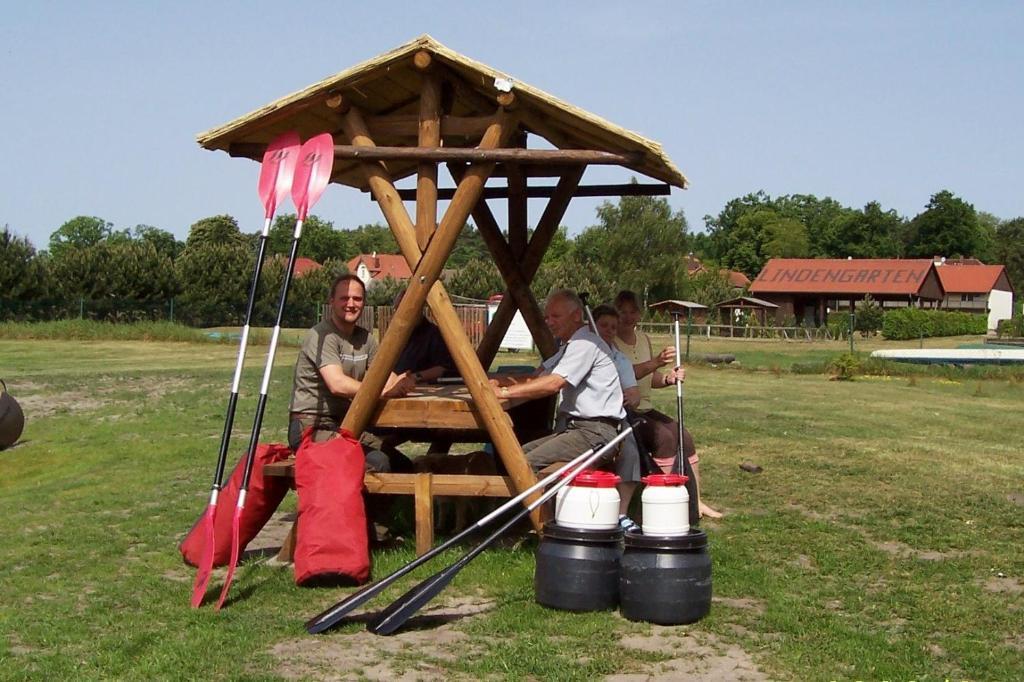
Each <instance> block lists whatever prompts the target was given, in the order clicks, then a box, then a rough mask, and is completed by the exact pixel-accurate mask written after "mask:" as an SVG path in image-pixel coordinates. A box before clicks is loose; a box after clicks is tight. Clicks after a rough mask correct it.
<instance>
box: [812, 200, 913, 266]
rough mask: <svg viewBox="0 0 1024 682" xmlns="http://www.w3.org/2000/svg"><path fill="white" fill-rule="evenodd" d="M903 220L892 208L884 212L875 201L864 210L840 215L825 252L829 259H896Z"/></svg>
mask: <svg viewBox="0 0 1024 682" xmlns="http://www.w3.org/2000/svg"><path fill="white" fill-rule="evenodd" d="M903 229H904V220H903V219H902V218H901V217H900V216H899V214H897V213H896V211H894V210H889V211H885V210H883V209H882V207H881V205H880V204H879V203H878V202H877V201H872V202H869V203H868V204H866V205H865V206H864V208H863V210H860V211H850V212H848V213H845V214H843V215H842V216H840V217H839V218H838V219H837V221H836V223H835V229H834V231H833V233H832V241H831V242H830V244H829V245H828V251H829V254H830V257H832V258H846V257H851V258H896V257H898V256H899V255H900V247H901V246H902V245H901V244H900V234H901V233H902V232H903Z"/></svg>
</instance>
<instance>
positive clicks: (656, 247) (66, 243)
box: [0, 190, 1024, 326]
mask: <svg viewBox="0 0 1024 682" xmlns="http://www.w3.org/2000/svg"><path fill="white" fill-rule="evenodd" d="M295 220H296V217H295V215H293V214H286V215H281V216H278V217H277V219H276V220H275V221H274V223H273V225H272V227H271V231H270V234H269V239H268V253H270V254H271V257H270V258H268V260H267V263H266V264H265V266H264V269H263V276H262V280H261V284H260V288H259V290H260V292H261V293H260V297H259V299H258V302H257V306H256V318H257V319H256V321H257V323H262V324H266V323H269V322H270V321H272V319H273V315H274V313H275V312H276V301H277V295H278V291H279V288H280V285H281V282H282V281H283V277H284V268H285V262H286V260H285V259H286V257H287V254H288V253H289V251H290V246H291V240H292V235H293V232H294V228H295ZM704 226H705V230H704V231H703V232H696V233H691V232H690V230H689V227H688V224H687V220H686V217H685V216H684V214H683V212H682V211H673V210H672V208H671V207H670V206H669V204H668V201H667V200H665V199H664V198H655V197H622V198H620V199H619V200H618V201H617V202H614V203H613V202H605V203H603V204H602V205H601V206H600V207H598V209H597V212H596V222H595V223H594V224H593V225H590V226H588V227H586V228H585V229H583V230H582V231H581V232H580V233H579V234H577V235H576V236H575V237H570V236H569V234H568V230H567V229H566V227H564V226H563V227H560V228H559V229H558V231H557V232H556V234H555V235H554V237H553V239H552V241H551V245H550V247H549V248H548V250H547V251H546V253H545V257H544V259H543V261H542V263H541V265H540V268H539V270H538V272H537V275H536V277H535V279H534V282H533V291H534V295H535V296H536V297H537V298H538V299H541V298H543V297H544V296H546V295H547V293H548V292H549V291H550V290H551V289H552V288H553V287H569V288H573V289H576V290H579V291H588V292H590V293H591V294H592V296H593V299H594V300H595V301H605V300H610V299H611V297H612V296H614V294H615V292H616V291H618V290H619V289H623V288H628V289H633V290H635V291H637V292H638V293H640V294H641V295H642V296H643V297H644V299H645V300H647V301H649V302H654V301H658V300H664V299H667V298H681V299H689V300H693V301H697V302H699V303H703V304H705V305H712V304H715V303H718V302H720V301H723V300H725V299H727V298H731V297H732V296H734V295H735V294H736V291H735V290H734V288H733V287H732V286H730V284H729V282H728V280H727V278H726V277H725V276H724V275H723V274H721V273H720V270H721V269H733V270H738V271H740V272H743V273H745V274H746V275H747V276H748V277H751V278H753V277H755V276H756V275H757V273H758V272H759V271H760V269H761V267H762V266H763V265H764V263H765V262H766V261H767V260H768V259H769V258H773V257H791V258H797V257H807V258H815V257H829V258H846V257H848V256H851V257H854V258H895V257H931V256H933V255H944V256H949V257H967V256H973V257H976V258H979V259H980V260H982V261H983V262H999V263H1003V264H1005V265H1006V266H1007V268H1008V271H1009V276H1010V279H1011V281H1012V282H1016V283H1021V282H1024V218H1015V219H1012V220H1000V219H999V218H996V217H995V216H993V215H991V214H989V213H985V212H983V211H976V210H975V208H974V207H973V206H972V205H971V204H969V203H967V202H966V201H964V200H963V199H961V198H959V197H956V196H955V195H953V194H952V193H951V192H949V191H946V190H943V191H940V192H937V193H936V194H934V195H933V196H932V197H931V199H930V201H929V202H928V204H927V205H926V206H925V207H924V208H923V210H922V211H921V212H920V213H918V214H917V215H916V216H914V217H913V218H909V219H908V218H905V217H902V216H900V215H898V214H897V212H896V211H894V210H891V209H890V210H886V209H884V208H883V207H882V206H881V205H880V204H879V203H877V202H870V203H868V204H867V205H866V206H864V208H862V209H857V208H850V207H846V206H843V205H841V204H840V203H839V202H837V201H835V200H834V199H831V198H828V197H826V198H824V199H819V198H817V197H815V196H813V195H784V196H779V197H775V198H773V197H771V196H769V195H768V194H766V193H764V192H757V193H754V194H748V195H746V196H743V197H737V198H735V199H733V200H731V201H729V202H728V203H727V204H726V205H725V207H724V208H723V209H722V210H721V212H719V213H718V215H716V216H710V215H709V216H705V217H704ZM258 239H259V233H245V232H242V231H241V230H240V229H239V226H238V223H237V221H236V220H235V219H234V218H233V217H231V216H228V215H221V216H212V217H208V218H203V219H202V220H199V221H197V222H196V223H195V224H193V225H192V226H191V228H190V229H189V232H188V236H187V238H186V239H185V241H183V242H182V241H179V240H177V239H176V238H175V237H174V235H173V234H172V233H170V232H168V231H166V230H162V229H160V228H157V227H153V226H150V225H137V226H135V227H134V228H130V229H122V230H117V229H114V226H113V225H111V224H110V223H108V222H107V221H105V220H103V219H102V218H98V217H89V216H78V217H75V218H73V219H71V220H69V221H67V222H66V223H64V224H63V225H61V226H60V227H59V228H58V229H57V230H55V231H54V232H53V234H52V235H51V236H50V240H49V244H48V249H47V250H45V251H37V250H36V249H35V247H34V246H33V245H32V244H31V243H30V242H29V241H28V240H27V239H25V238H21V237H17V236H16V235H15V234H14V233H13V232H12V231H11V230H10V229H9V228H4V229H3V230H2V231H0V292H3V293H0V306H4V307H5V308H6V309H7V310H6V314H5V317H8V318H10V317H12V316H13V317H17V316H18V310H22V311H28V312H27V313H25V312H23V314H21V317H22V318H25V319H31V317H32V315H33V314H35V315H37V316H42V315H46V314H51V315H52V314H54V311H53V310H52V309H51V310H50V311H49V312H46V311H40V310H39V309H38V307H37V308H32V306H31V305H29V304H30V303H32V302H39V301H50V302H51V305H59V304H61V302H63V305H65V306H74V305H77V304H76V303H75V301H77V300H88V301H108V302H111V307H112V309H114V308H116V306H115V304H114V302H128V301H130V302H134V306H135V307H134V308H131V309H130V310H129V311H128V313H127V314H128V315H129V316H132V315H135V316H145V315H148V314H152V313H151V310H150V309H151V308H153V307H154V306H156V307H159V306H163V305H164V304H166V302H168V301H170V300H172V299H173V301H174V312H175V318H176V319H180V320H182V321H184V322H186V323H189V324H194V325H198V326H210V325H229V324H238V323H239V322H240V321H241V319H242V316H243V314H244V306H245V301H246V296H247V292H248V289H249V285H250V278H251V274H252V261H253V258H254V255H255V253H256V246H257V243H258ZM373 252H377V253H397V252H398V248H397V244H396V242H395V240H394V237H393V236H392V234H391V232H390V230H389V229H388V228H387V227H386V226H383V225H379V224H372V225H360V226H358V227H356V228H354V229H337V228H336V227H335V226H334V225H333V224H332V223H331V222H330V221H328V220H325V219H323V218H321V217H318V216H309V218H308V219H307V221H306V222H305V223H304V227H303V235H302V241H301V242H300V248H299V255H300V256H303V257H307V258H311V259H313V260H315V261H317V262H318V263H321V264H322V265H323V266H324V267H323V268H322V269H320V270H316V271H313V272H311V273H308V274H306V275H304V276H302V277H297V278H295V279H294V280H293V282H294V284H293V289H292V291H291V293H290V294H289V306H288V310H287V314H286V315H287V317H286V320H285V324H288V325H290V326H301V325H304V324H307V323H308V322H309V320H311V319H315V311H316V309H317V306H318V305H319V304H320V303H321V302H323V301H324V300H325V299H326V297H327V289H328V287H329V285H330V282H331V281H332V279H333V278H334V277H335V276H336V275H338V274H341V273H344V272H346V271H347V267H346V263H347V261H349V260H350V259H351V258H353V257H354V256H356V255H358V254H360V253H373ZM690 254H693V255H695V256H697V257H699V258H700V259H701V260H702V261H703V263H704V266H705V268H704V270H703V271H701V272H699V273H698V274H690V273H688V272H687V267H686V261H687V258H686V257H687V256H688V255H690ZM444 277H445V282H446V286H447V287H448V290H449V292H450V293H452V294H453V295H455V296H460V297H466V298H471V299H484V298H487V297H488V296H490V295H492V294H494V293H497V292H501V291H502V290H503V289H504V286H503V283H502V279H501V277H500V275H499V273H498V270H497V267H496V266H495V265H494V262H493V260H492V259H491V257H490V254H489V252H488V250H487V248H486V246H485V244H484V241H483V239H482V238H481V237H480V234H479V232H477V230H476V229H475V228H474V227H473V226H472V225H467V227H466V229H464V230H463V231H462V232H461V234H460V235H459V238H458V240H457V242H456V244H455V248H454V250H453V252H452V255H451V257H450V258H449V260H448V263H447V264H446V271H445V275H444ZM400 286H401V283H398V282H394V281H387V280H385V281H383V282H378V283H375V284H374V285H373V286H371V288H370V291H369V294H368V296H369V302H370V303H371V304H374V305H381V304H389V303H390V301H391V298H392V296H393V295H394V293H395V291H396V290H397V289H398V288H399V287H400ZM18 303H21V304H23V305H22V307H21V308H19V307H18V305H17V304H18ZM147 306H149V308H147ZM120 310H121V313H120V314H122V315H124V314H125V308H124V304H122V305H121V308H120ZM161 310H163V308H161ZM32 311H35V312H34V313H33V312H32ZM58 312H59V311H58ZM165 312H166V311H165ZM111 316H113V315H111Z"/></svg>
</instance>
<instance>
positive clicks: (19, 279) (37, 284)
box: [0, 225, 48, 301]
mask: <svg viewBox="0 0 1024 682" xmlns="http://www.w3.org/2000/svg"><path fill="white" fill-rule="evenodd" d="M47 274H48V273H47V269H46V266H45V264H44V261H43V259H42V258H40V256H39V255H38V254H37V253H36V249H35V247H34V246H32V242H30V241H29V240H28V238H27V237H17V236H15V234H14V233H13V232H11V230H10V228H8V227H7V226H6V225H5V226H4V228H3V230H0V299H7V300H16V301H27V300H30V299H32V298H36V297H39V296H41V295H43V293H45V292H46V289H47V285H48V278H47Z"/></svg>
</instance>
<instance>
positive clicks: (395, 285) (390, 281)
mask: <svg viewBox="0 0 1024 682" xmlns="http://www.w3.org/2000/svg"><path fill="white" fill-rule="evenodd" d="M404 288H405V282H400V281H398V280H397V279H395V278H394V277H392V276H391V275H388V276H386V277H385V278H384V279H375V280H373V281H371V282H370V286H369V287H368V288H367V290H366V305H391V303H392V302H393V301H394V300H395V295H396V294H398V292H399V291H401V290H402V289H404Z"/></svg>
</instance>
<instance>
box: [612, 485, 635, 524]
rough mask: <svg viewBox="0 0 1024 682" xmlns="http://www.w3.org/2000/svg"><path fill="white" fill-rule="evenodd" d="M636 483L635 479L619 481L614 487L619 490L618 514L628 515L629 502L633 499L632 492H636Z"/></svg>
mask: <svg viewBox="0 0 1024 682" xmlns="http://www.w3.org/2000/svg"><path fill="white" fill-rule="evenodd" d="M636 487H637V483H636V481H627V482H626V483H619V484H618V485H616V486H615V488H616V489H617V490H618V491H619V516H628V515H629V503H630V500H632V499H633V493H635V492H636Z"/></svg>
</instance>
